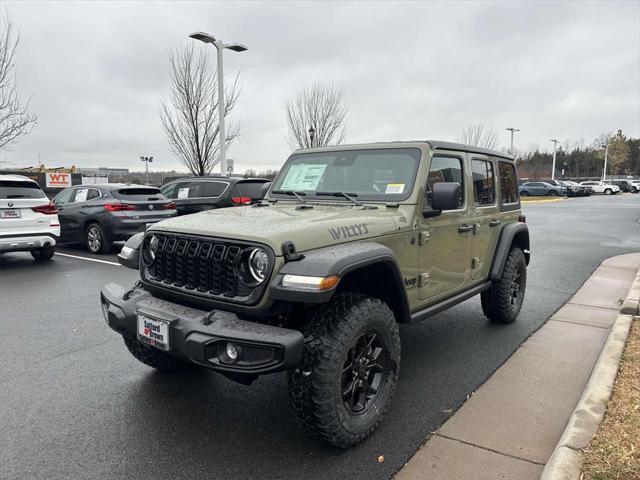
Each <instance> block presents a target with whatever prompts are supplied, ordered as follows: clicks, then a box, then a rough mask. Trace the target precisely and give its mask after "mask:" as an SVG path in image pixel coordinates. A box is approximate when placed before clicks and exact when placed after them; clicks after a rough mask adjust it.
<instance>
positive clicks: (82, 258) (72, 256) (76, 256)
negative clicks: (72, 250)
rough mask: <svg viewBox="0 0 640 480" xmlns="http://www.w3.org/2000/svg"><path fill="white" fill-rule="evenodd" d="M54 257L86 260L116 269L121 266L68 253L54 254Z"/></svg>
mask: <svg viewBox="0 0 640 480" xmlns="http://www.w3.org/2000/svg"><path fill="white" fill-rule="evenodd" d="M56 255H60V256H61V257H69V258H78V259H80V260H88V261H89V262H97V263H106V264H107V265H115V266H116V267H120V266H121V265H120V264H119V263H116V262H108V261H107V260H98V259H97V258H88V257H81V256H79V255H69V254H68V253H58V252H56Z"/></svg>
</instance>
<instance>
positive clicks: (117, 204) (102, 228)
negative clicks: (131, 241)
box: [53, 184, 177, 253]
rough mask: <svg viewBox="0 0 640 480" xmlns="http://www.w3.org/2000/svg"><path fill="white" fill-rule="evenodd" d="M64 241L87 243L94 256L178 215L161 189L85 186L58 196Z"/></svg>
mask: <svg viewBox="0 0 640 480" xmlns="http://www.w3.org/2000/svg"><path fill="white" fill-rule="evenodd" d="M53 202H54V203H55V204H56V207H58V210H59V213H58V218H59V219H60V236H61V241H62V242H84V243H85V245H86V247H87V250H89V251H90V252H91V253H105V252H109V250H110V249H111V244H112V243H113V242H117V241H119V240H127V239H128V238H129V237H131V236H132V235H135V234H136V233H138V232H140V231H144V229H145V227H146V226H147V224H150V223H155V222H159V221H160V220H164V219H166V218H170V217H174V216H176V215H177V212H176V205H175V203H174V202H172V201H171V200H168V199H167V198H166V197H165V196H164V195H163V194H162V193H161V192H160V189H159V188H156V187H147V186H144V185H124V184H105V185H82V186H80V185H79V186H76V187H70V188H67V189H65V190H63V191H61V192H60V193H59V194H58V195H56V196H55V198H54V199H53Z"/></svg>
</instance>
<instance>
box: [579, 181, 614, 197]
mask: <svg viewBox="0 0 640 480" xmlns="http://www.w3.org/2000/svg"><path fill="white" fill-rule="evenodd" d="M580 185H585V186H587V187H591V188H592V189H593V193H604V194H605V195H615V194H616V193H620V187H619V186H617V185H611V184H610V183H606V182H598V181H588V182H580Z"/></svg>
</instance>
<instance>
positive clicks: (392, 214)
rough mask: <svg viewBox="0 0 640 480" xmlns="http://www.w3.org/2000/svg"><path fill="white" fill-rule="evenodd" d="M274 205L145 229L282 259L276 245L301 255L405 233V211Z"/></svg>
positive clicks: (204, 214)
mask: <svg viewBox="0 0 640 480" xmlns="http://www.w3.org/2000/svg"><path fill="white" fill-rule="evenodd" d="M299 206H300V204H295V203H289V202H286V203H284V202H283V203H278V204H272V205H270V206H264V207H249V206H247V207H231V208H221V209H217V210H208V211H206V212H201V213H196V214H193V215H185V216H182V217H174V218H171V219H168V220H163V221H162V222H159V223H156V224H154V225H153V226H151V227H150V230H161V231H165V232H175V233H185V234H191V235H199V236H211V237H218V238H224V239H237V240H245V241H248V242H257V243H263V244H266V245H268V246H270V247H271V248H272V249H273V251H274V252H275V254H276V255H282V244H283V243H284V242H286V241H288V240H289V241H292V242H293V243H294V244H295V246H296V250H297V251H299V252H303V251H305V250H313V249H315V248H320V247H325V246H329V245H336V244H339V243H345V242H352V241H357V240H364V239H367V238H372V237H377V236H380V235H388V234H392V233H397V232H399V231H401V230H404V229H408V228H410V224H411V219H410V218H407V216H406V215H405V213H407V214H408V213H409V211H410V210H411V209H409V208H408V206H404V207H403V206H400V207H386V206H384V205H379V206H378V208H377V209H371V210H364V209H362V207H356V206H352V205H317V204H314V205H313V208H304V209H297V208H296V207H299Z"/></svg>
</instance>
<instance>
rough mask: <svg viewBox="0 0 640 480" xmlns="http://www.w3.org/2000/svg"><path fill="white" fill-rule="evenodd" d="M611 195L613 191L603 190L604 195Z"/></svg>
mask: <svg viewBox="0 0 640 480" xmlns="http://www.w3.org/2000/svg"><path fill="white" fill-rule="evenodd" d="M612 193H613V190H611V189H610V188H606V189H605V190H604V194H605V195H611V194H612Z"/></svg>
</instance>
